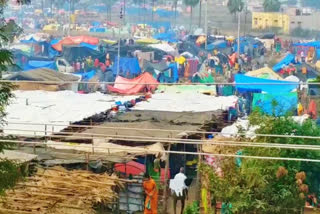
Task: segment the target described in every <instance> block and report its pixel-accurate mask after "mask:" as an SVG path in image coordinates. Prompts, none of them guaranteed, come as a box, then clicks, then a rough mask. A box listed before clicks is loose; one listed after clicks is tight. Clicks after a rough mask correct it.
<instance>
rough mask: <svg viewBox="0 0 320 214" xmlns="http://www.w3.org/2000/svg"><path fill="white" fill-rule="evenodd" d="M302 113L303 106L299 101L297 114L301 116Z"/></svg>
mask: <svg viewBox="0 0 320 214" xmlns="http://www.w3.org/2000/svg"><path fill="white" fill-rule="evenodd" d="M302 114H303V106H302V104H301V103H299V104H298V116H301V115H302Z"/></svg>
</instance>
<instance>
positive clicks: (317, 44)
mask: <svg viewBox="0 0 320 214" xmlns="http://www.w3.org/2000/svg"><path fill="white" fill-rule="evenodd" d="M293 46H304V47H315V48H320V41H313V42H306V43H293Z"/></svg>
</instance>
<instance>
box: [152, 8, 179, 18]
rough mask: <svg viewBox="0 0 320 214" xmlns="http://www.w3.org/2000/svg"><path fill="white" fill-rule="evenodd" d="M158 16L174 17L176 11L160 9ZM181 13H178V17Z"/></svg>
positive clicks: (157, 12)
mask: <svg viewBox="0 0 320 214" xmlns="http://www.w3.org/2000/svg"><path fill="white" fill-rule="evenodd" d="M156 14H157V15H158V16H160V17H173V16H174V11H169V10H164V9H158V10H156ZM178 15H179V13H178V12H177V16H178Z"/></svg>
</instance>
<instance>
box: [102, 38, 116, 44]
mask: <svg viewBox="0 0 320 214" xmlns="http://www.w3.org/2000/svg"><path fill="white" fill-rule="evenodd" d="M102 41H104V42H105V43H107V44H110V45H114V44H116V43H117V41H113V40H109V39H103V40H102Z"/></svg>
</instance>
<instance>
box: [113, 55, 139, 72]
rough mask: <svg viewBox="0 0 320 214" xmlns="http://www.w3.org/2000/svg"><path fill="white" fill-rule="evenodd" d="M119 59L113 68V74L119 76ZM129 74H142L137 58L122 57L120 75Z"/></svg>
mask: <svg viewBox="0 0 320 214" xmlns="http://www.w3.org/2000/svg"><path fill="white" fill-rule="evenodd" d="M117 66H118V57H116V59H115V62H114V64H113V66H112V71H113V74H115V75H116V74H117V68H118V67H117ZM127 73H129V74H133V75H137V74H140V73H141V69H140V66H139V61H138V59H137V58H128V57H120V65H119V75H122V76H126V75H127Z"/></svg>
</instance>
